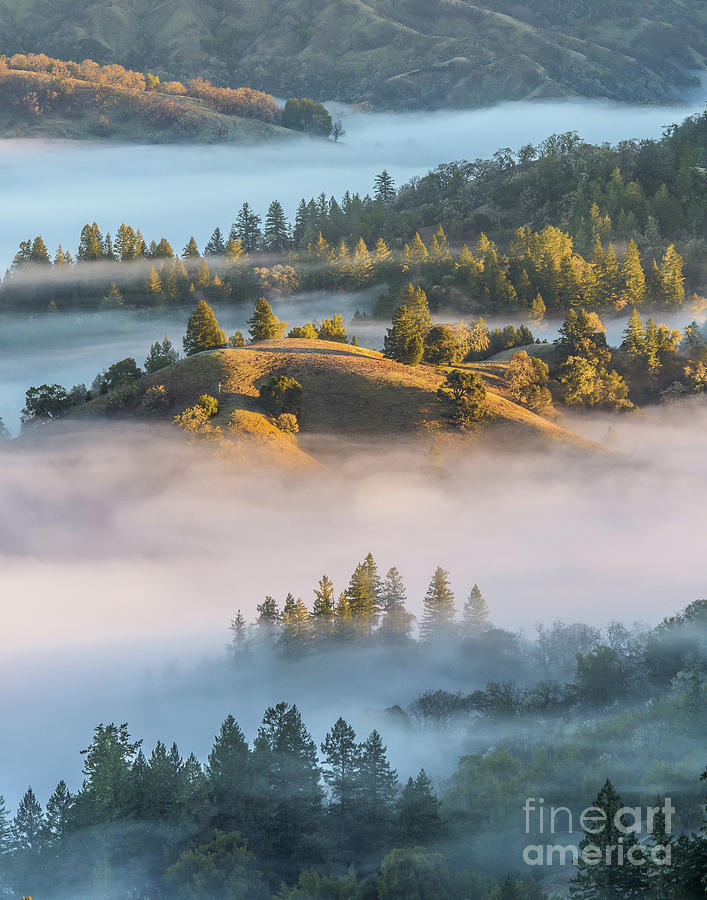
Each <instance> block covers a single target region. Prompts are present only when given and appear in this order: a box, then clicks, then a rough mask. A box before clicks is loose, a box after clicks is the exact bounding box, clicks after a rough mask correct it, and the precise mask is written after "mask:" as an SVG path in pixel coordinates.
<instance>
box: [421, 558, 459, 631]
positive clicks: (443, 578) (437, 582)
mask: <svg viewBox="0 0 707 900" xmlns="http://www.w3.org/2000/svg"><path fill="white" fill-rule="evenodd" d="M455 614H456V613H455V609H454V593H453V592H452V589H451V587H450V584H449V572H446V571H445V570H444V569H443V568H442V567H441V566H438V567H437V569H436V570H435V573H434V575H433V576H432V581H431V582H430V586H429V588H428V589H427V593H426V595H425V600H424V604H423V613H422V623H421V625H420V634H421V636H422V639H423V640H426V641H429V640H433V639H435V638H438V637H443V636H444V635H445V634H449V632H450V630H451V627H452V625H453V624H454V617H455Z"/></svg>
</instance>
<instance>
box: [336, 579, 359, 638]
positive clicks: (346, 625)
mask: <svg viewBox="0 0 707 900" xmlns="http://www.w3.org/2000/svg"><path fill="white" fill-rule="evenodd" d="M334 637H335V638H336V640H337V641H341V642H342V643H345V642H348V641H352V640H353V639H354V638H355V637H356V628H355V625H354V620H353V615H352V613H351V606H350V605H349V598H348V596H347V593H346V591H342V592H341V593H340V594H339V598H338V600H337V601H336V609H335V611H334Z"/></svg>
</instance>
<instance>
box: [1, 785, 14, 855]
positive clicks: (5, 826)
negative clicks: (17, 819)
mask: <svg viewBox="0 0 707 900" xmlns="http://www.w3.org/2000/svg"><path fill="white" fill-rule="evenodd" d="M11 849H12V826H11V825H10V812H9V810H8V808H7V806H6V804H5V798H4V797H3V795H2V794H0V859H2V857H3V856H4V854H5V853H9V852H10V850H11Z"/></svg>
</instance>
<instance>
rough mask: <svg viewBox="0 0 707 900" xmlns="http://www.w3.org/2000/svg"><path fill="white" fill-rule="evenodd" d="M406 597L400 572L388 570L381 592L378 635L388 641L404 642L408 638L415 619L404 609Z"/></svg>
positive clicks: (392, 569) (394, 569) (393, 569)
mask: <svg viewBox="0 0 707 900" xmlns="http://www.w3.org/2000/svg"><path fill="white" fill-rule="evenodd" d="M406 600H407V596H406V593H405V585H404V584H403V579H402V578H401V576H400V572H398V570H397V569H396V568H395V566H393V568H391V569H389V570H388V573H387V574H386V576H385V581H384V582H383V587H382V590H381V607H382V619H381V625H380V629H379V632H378V633H379V634H380V636H381V637H382V638H384V639H385V640H389V641H404V640H407V638H409V636H410V631H411V630H412V622H413V619H414V618H415V617H414V616H413V615H412V613H409V612H408V611H407V609H406V608H405V602H406Z"/></svg>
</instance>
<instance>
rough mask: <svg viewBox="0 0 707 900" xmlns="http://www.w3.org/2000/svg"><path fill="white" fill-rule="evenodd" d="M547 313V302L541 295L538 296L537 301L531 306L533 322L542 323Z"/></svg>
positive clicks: (536, 296)
mask: <svg viewBox="0 0 707 900" xmlns="http://www.w3.org/2000/svg"><path fill="white" fill-rule="evenodd" d="M546 312H547V307H546V306H545V301H544V300H543V298H542V295H541V294H536V295H535V299H534V300H533V302H532V303H531V304H530V318H531V319H532V320H533V322H542V320H543V319H544V318H545V313H546Z"/></svg>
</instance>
